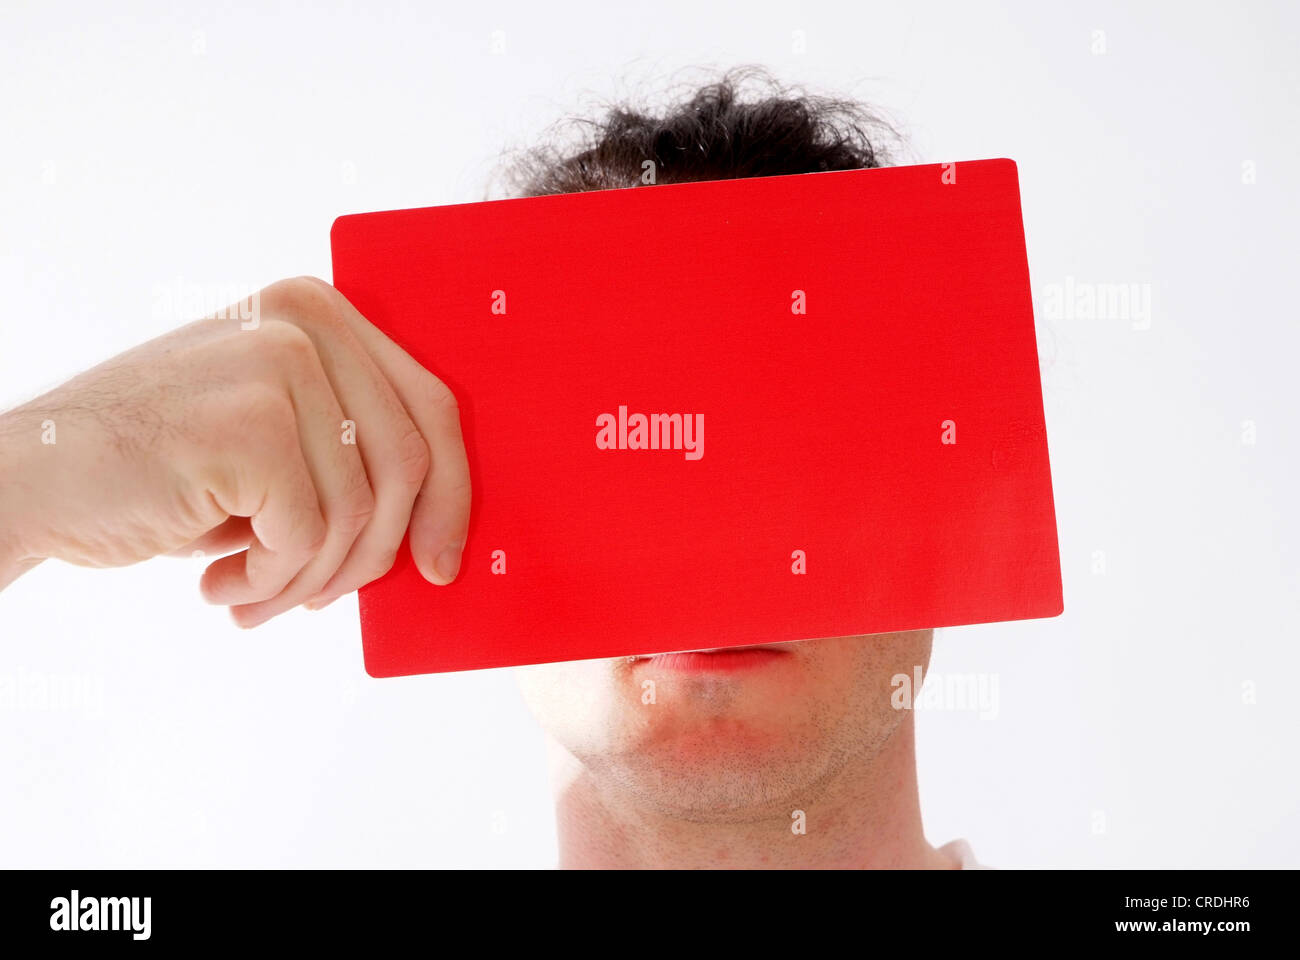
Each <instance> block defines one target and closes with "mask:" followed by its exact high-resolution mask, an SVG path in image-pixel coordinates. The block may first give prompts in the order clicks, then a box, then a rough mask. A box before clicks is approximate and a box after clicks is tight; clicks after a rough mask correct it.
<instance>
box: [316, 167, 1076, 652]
mask: <svg viewBox="0 0 1300 960" xmlns="http://www.w3.org/2000/svg"><path fill="white" fill-rule="evenodd" d="M945 172H946V173H947V176H945ZM332 243H333V254H334V281H335V284H336V285H337V287H338V288H339V290H341V291H342V292H343V293H344V294H345V295H346V296H347V297H348V298H349V299H350V300H351V301H352V303H354V304H355V305H356V307H357V308H358V309H359V310H360V311H361V312H362V314H364V315H365V316H366V317H367V318H369V319H370V321H371V322H373V323H374V324H376V325H377V326H378V327H379V328H380V329H382V330H384V331H385V332H386V333H387V334H388V335H389V336H391V337H392V338H393V339H394V340H395V341H396V342H397V343H399V344H400V345H402V346H403V347H404V348H405V349H406V350H407V351H408V352H410V354H411V355H412V356H414V357H415V358H416V359H417V360H419V361H420V362H421V363H423V364H424V365H425V366H426V367H428V368H429V369H430V370H432V371H433V372H434V373H435V374H437V375H438V376H439V377H441V378H442V379H443V381H445V382H446V383H447V384H448V386H450V387H451V388H452V390H453V391H454V392H455V394H456V396H457V398H458V399H459V401H460V405H461V417H462V425H463V428H464V432H465V439H466V445H467V448H468V451H469V460H470V470H471V473H472V477H473V484H474V493H473V496H474V502H473V508H472V512H471V520H470V530H469V539H468V542H467V544H466V548H465V556H464V562H463V565H462V568H461V574H460V576H459V578H458V579H457V580H456V582H455V583H453V584H451V585H450V586H446V587H436V586H432V585H430V584H428V583H426V582H425V581H424V579H423V578H422V577H421V576H420V575H419V573H418V572H417V570H416V568H415V566H414V564H413V563H412V561H411V559H410V556H409V553H408V551H407V550H406V549H403V550H402V551H401V557H400V559H399V560H398V562H397V564H396V566H395V567H394V568H393V570H392V571H391V572H390V573H389V574H388V575H387V576H386V577H384V578H382V579H381V580H378V581H376V582H375V583H372V584H370V585H369V586H367V587H365V588H364V589H363V590H362V591H361V628H362V640H363V644H364V647H365V661H366V670H367V671H368V672H369V673H370V674H371V675H372V676H377V677H387V676H399V675H405V674H413V673H433V672H439V671H444V670H468V669H475V668H480V667H500V666H507V665H512V664H526V663H540V662H547V661H553V660H577V659H586V658H592V657H612V656H622V655H631V654H644V653H659V652H666V651H671V650H689V649H700V648H709V647H722V646H728V645H733V644H752V643H770V642H775V641H782V640H800V639H810V638H816V637H837V636H848V635H856V634H870V633H881V632H887V631H894V630H905V629H914V628H922V627H941V626H948V625H954V624H965V623H980V622H986V621H994V620H1018V619H1024V618H1030V617H1048V616H1055V615H1057V614H1058V613H1060V612H1061V609H1062V602H1061V577H1060V566H1059V558H1058V553H1057V541H1056V526H1055V517H1054V513H1053V506H1052V487H1051V477H1050V473H1049V469H1048V460H1047V437H1046V433H1045V430H1044V424H1043V405H1042V396H1041V392H1040V387H1039V378H1038V357H1037V350H1036V348H1035V343H1034V321H1033V312H1032V307H1031V303H1030V287H1029V270H1028V265H1027V263H1026V258H1025V241H1024V233H1023V228H1022V225H1021V217H1020V197H1019V187H1018V181H1017V176H1016V167H1015V164H1014V163H1012V162H1011V161H1009V160H983V161H972V162H968V163H959V164H956V165H955V166H953V165H942V166H941V165H929V166H914V167H895V168H886V169H878V170H857V171H851V172H842V173H817V174H805V175H800V176H785V177H768V178H763V179H749V180H726V181H717V182H709V183H688V184H676V185H661V186H653V187H636V188H632V189H627V190H608V191H601V192H596V193H586V194H572V195H565V196H552V197H538V198H529V199H519V200H503V201H494V202H488V203H472V204H462V205H457V206H447V207H432V208H428V209H422V210H400V211H395V212H391V213H371V214H361V215H357V216H348V217H342V218H340V219H339V220H338V221H336V222H335V224H334V229H333V232H332Z"/></svg>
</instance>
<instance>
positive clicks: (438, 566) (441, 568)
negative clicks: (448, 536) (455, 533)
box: [433, 544, 460, 583]
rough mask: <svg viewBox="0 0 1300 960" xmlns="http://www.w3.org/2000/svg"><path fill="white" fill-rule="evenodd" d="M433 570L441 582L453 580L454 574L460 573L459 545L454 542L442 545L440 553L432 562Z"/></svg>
mask: <svg viewBox="0 0 1300 960" xmlns="http://www.w3.org/2000/svg"><path fill="white" fill-rule="evenodd" d="M433 572H434V573H436V574H437V575H438V576H439V577H440V578H441V579H442V582H443V583H451V582H452V581H453V580H455V579H456V574H458V573H460V547H458V546H456V545H455V544H453V545H451V546H448V547H444V548H443V550H442V553H440V554H438V559H437V560H435V561H434V562H433Z"/></svg>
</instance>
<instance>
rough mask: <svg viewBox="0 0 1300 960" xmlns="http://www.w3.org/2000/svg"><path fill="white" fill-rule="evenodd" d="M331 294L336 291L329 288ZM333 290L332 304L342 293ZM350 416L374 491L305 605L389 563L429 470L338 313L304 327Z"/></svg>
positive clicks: (401, 410) (401, 412) (418, 439)
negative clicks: (364, 515) (361, 523)
mask: <svg viewBox="0 0 1300 960" xmlns="http://www.w3.org/2000/svg"><path fill="white" fill-rule="evenodd" d="M331 293H333V291H331ZM335 297H336V303H337V302H339V301H341V300H342V298H338V297H337V295H335ZM307 332H308V333H309V335H311V336H312V339H313V342H314V343H315V344H316V347H317V352H318V353H319V355H320V358H321V364H322V366H323V368H324V370H325V373H326V376H328V378H329V380H330V383H331V384H332V385H333V387H334V392H335V393H336V394H337V396H338V397H339V400H340V402H341V403H342V405H343V407H344V409H345V410H346V411H347V416H348V417H349V418H351V420H352V421H353V423H354V425H355V431H356V436H355V440H356V446H357V449H358V450H359V451H360V454H361V461H362V463H363V464H364V466H365V471H366V475H367V477H368V478H369V481H370V487H371V490H372V491H373V492H374V498H375V499H374V510H373V512H372V513H371V516H370V521H369V522H368V523H367V524H366V526H365V529H364V530H363V531H362V532H361V534H360V536H358V537H357V539H356V542H354V543H353V545H352V549H351V551H350V552H349V553H348V555H347V558H346V559H345V560H344V562H343V564H342V565H341V566H340V567H339V568H338V569H337V570H336V571H335V572H334V573H333V575H332V576H331V577H330V578H329V580H328V581H327V582H326V583H325V584H324V585H323V586H322V587H321V588H320V590H319V591H318V592H317V594H316V595H315V596H313V597H311V598H309V600H310V602H309V603H308V606H310V607H311V608H313V609H319V608H321V607H323V606H325V605H326V604H328V603H330V602H331V601H333V600H334V599H336V598H337V597H339V596H341V595H343V594H345V593H351V592H352V591H353V590H356V589H358V588H359V587H361V586H363V585H365V584H367V583H369V582H370V581H371V580H377V579H378V578H379V577H382V576H383V575H384V574H385V573H387V572H388V571H389V569H391V567H392V566H393V562H394V560H395V559H396V557H397V551H398V548H399V547H400V546H401V543H402V538H403V537H404V536H405V535H406V529H407V525H408V524H409V523H410V519H411V508H412V505H413V504H414V502H415V498H416V494H418V493H419V492H420V488H421V486H422V485H423V484H424V480H425V476H426V475H427V474H428V471H429V463H430V458H429V446H428V444H427V443H426V442H425V439H424V437H423V435H422V434H421V432H420V430H419V428H418V427H417V426H416V425H415V423H414V422H413V421H412V420H411V418H410V417H409V416H408V415H407V412H406V409H405V407H404V406H403V405H402V401H401V399H400V398H399V397H398V396H397V394H396V393H395V392H394V390H393V388H392V386H391V385H390V384H389V382H388V380H387V378H386V377H385V376H384V374H383V372H382V371H381V370H380V368H379V367H378V365H377V364H376V363H375V362H374V360H373V359H371V357H370V355H369V354H368V353H367V352H366V350H365V348H364V347H363V346H362V344H361V343H360V341H359V340H357V338H356V336H355V335H354V334H353V333H352V331H351V330H350V329H349V327H348V326H347V325H346V324H344V323H343V322H342V321H341V319H339V318H338V317H337V315H335V316H334V318H333V320H332V321H331V319H330V318H329V317H320V316H318V317H317V321H316V322H315V323H313V324H312V325H310V326H309V327H307Z"/></svg>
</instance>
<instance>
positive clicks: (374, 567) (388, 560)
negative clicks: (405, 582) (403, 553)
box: [362, 547, 397, 585]
mask: <svg viewBox="0 0 1300 960" xmlns="http://www.w3.org/2000/svg"><path fill="white" fill-rule="evenodd" d="M396 562H397V548H396V547H390V548H388V549H386V550H383V551H380V553H379V555H378V556H377V557H375V559H374V560H373V561H372V562H371V563H369V564H367V565H366V572H365V575H364V578H363V580H362V584H363V585H364V584H367V583H370V581H372V580H378V579H379V578H380V577H382V576H383V575H384V574H386V573H387V572H388V571H389V570H391V569H393V564H394V563H396Z"/></svg>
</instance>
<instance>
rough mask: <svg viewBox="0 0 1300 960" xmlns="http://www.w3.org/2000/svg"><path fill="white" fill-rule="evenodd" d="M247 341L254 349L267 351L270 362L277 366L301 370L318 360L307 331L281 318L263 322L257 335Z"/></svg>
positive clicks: (314, 346)
mask: <svg viewBox="0 0 1300 960" xmlns="http://www.w3.org/2000/svg"><path fill="white" fill-rule="evenodd" d="M249 343H250V344H251V346H252V347H253V349H255V350H260V351H264V352H269V353H270V356H271V359H272V363H273V364H274V365H275V366H276V367H278V368H283V367H285V366H288V367H289V368H290V369H293V370H302V369H306V368H307V366H308V365H314V364H316V363H318V362H319V361H318V359H317V357H316V345H315V344H314V343H313V342H312V339H311V336H310V335H309V334H308V333H307V331H305V330H303V329H302V327H299V326H297V325H296V324H293V323H287V322H285V321H283V320H268V321H266V322H264V323H263V324H262V326H261V329H260V330H259V335H258V337H257V338H255V339H250V341H249Z"/></svg>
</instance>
